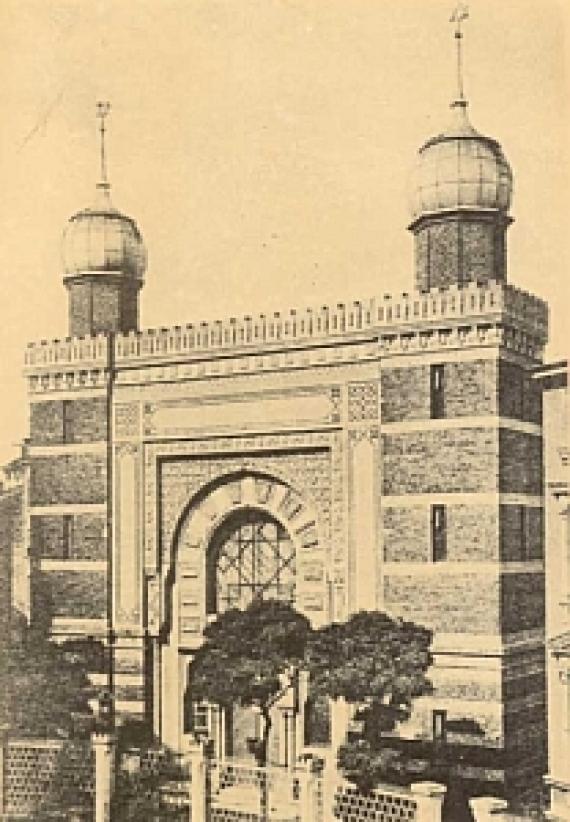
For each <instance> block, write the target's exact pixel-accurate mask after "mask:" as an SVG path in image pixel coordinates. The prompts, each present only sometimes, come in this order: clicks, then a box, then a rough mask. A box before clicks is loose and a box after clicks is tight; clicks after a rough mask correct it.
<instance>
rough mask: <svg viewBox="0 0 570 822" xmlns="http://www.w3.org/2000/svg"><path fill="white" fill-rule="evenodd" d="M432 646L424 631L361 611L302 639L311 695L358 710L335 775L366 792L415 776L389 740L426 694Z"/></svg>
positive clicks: (376, 612) (426, 632)
mask: <svg viewBox="0 0 570 822" xmlns="http://www.w3.org/2000/svg"><path fill="white" fill-rule="evenodd" d="M431 641H432V634H431V632H430V631H429V630H428V629H426V628H424V627H422V626H419V625H415V624H414V623H412V622H405V621H402V620H397V619H392V618H391V617H389V616H387V615H386V614H384V613H381V612H379V611H361V612H359V613H357V614H355V615H354V616H352V617H350V619H348V620H347V621H346V622H342V623H333V624H331V625H327V626H325V627H323V628H320V629H318V630H316V631H314V632H312V634H311V636H310V637H309V638H308V641H307V646H306V653H305V661H306V666H307V669H308V671H309V673H310V689H311V692H312V693H321V694H324V695H326V696H328V697H330V698H331V699H338V698H339V697H343V698H344V699H345V700H346V701H347V702H348V703H351V704H352V705H355V706H356V712H355V719H356V720H358V721H359V723H360V730H359V731H358V732H356V733H353V734H351V735H350V736H349V738H348V739H347V742H346V744H345V745H343V746H342V747H341V749H340V751H339V767H340V769H341V770H342V771H343V773H344V774H345V776H346V777H347V778H348V779H349V780H350V781H352V782H353V783H354V784H355V785H357V786H358V788H359V789H360V790H362V791H364V792H368V791H370V790H371V789H372V788H373V787H374V786H375V785H376V784H378V782H380V781H381V780H383V779H384V780H389V781H403V780H405V779H406V776H408V775H411V773H412V772H413V770H414V762H413V761H410V760H406V759H405V758H404V757H403V755H402V754H401V753H400V752H399V751H398V750H396V749H394V748H393V747H391V746H390V744H389V739H388V737H387V734H389V733H391V732H392V731H394V729H395V728H396V726H397V725H398V723H400V722H402V721H404V720H406V719H408V718H409V717H410V715H411V710H412V703H413V700H414V699H415V698H416V697H418V696H421V695H422V694H427V693H430V692H431V690H432V686H431V683H430V680H429V678H428V676H427V671H428V669H429V667H430V665H431V662H432V658H431V654H430V645H431Z"/></svg>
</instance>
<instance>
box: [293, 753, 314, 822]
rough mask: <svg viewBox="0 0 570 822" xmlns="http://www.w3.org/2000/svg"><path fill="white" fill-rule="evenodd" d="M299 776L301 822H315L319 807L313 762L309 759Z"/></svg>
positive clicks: (300, 770)
mask: <svg viewBox="0 0 570 822" xmlns="http://www.w3.org/2000/svg"><path fill="white" fill-rule="evenodd" d="M297 773H298V776H299V795H300V814H299V822H315V820H317V819H318V817H317V807H316V802H315V794H316V784H315V782H316V779H317V776H316V774H315V772H314V768H313V762H312V760H310V759H309V761H308V762H304V763H303V765H302V766H301V767H300V768H299V770H298V771H297Z"/></svg>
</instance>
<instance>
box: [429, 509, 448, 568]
mask: <svg viewBox="0 0 570 822" xmlns="http://www.w3.org/2000/svg"><path fill="white" fill-rule="evenodd" d="M431 558H432V561H433V562H443V561H444V560H446V559H447V529H446V516H445V505H432V507H431Z"/></svg>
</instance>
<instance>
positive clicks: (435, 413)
mask: <svg viewBox="0 0 570 822" xmlns="http://www.w3.org/2000/svg"><path fill="white" fill-rule="evenodd" d="M443 391H444V385H443V365H432V366H431V367H430V415H431V418H432V420H439V419H441V418H442V417H443V416H444V408H443Z"/></svg>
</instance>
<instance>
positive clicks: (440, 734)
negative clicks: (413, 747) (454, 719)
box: [432, 711, 447, 744]
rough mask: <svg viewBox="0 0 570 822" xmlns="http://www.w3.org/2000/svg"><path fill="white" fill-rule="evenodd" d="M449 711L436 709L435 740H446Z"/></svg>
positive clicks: (433, 717)
mask: <svg viewBox="0 0 570 822" xmlns="http://www.w3.org/2000/svg"><path fill="white" fill-rule="evenodd" d="M446 721H447V711H434V712H433V714H432V733H433V741H434V742H436V743H439V744H442V743H444V742H445V737H446Z"/></svg>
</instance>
